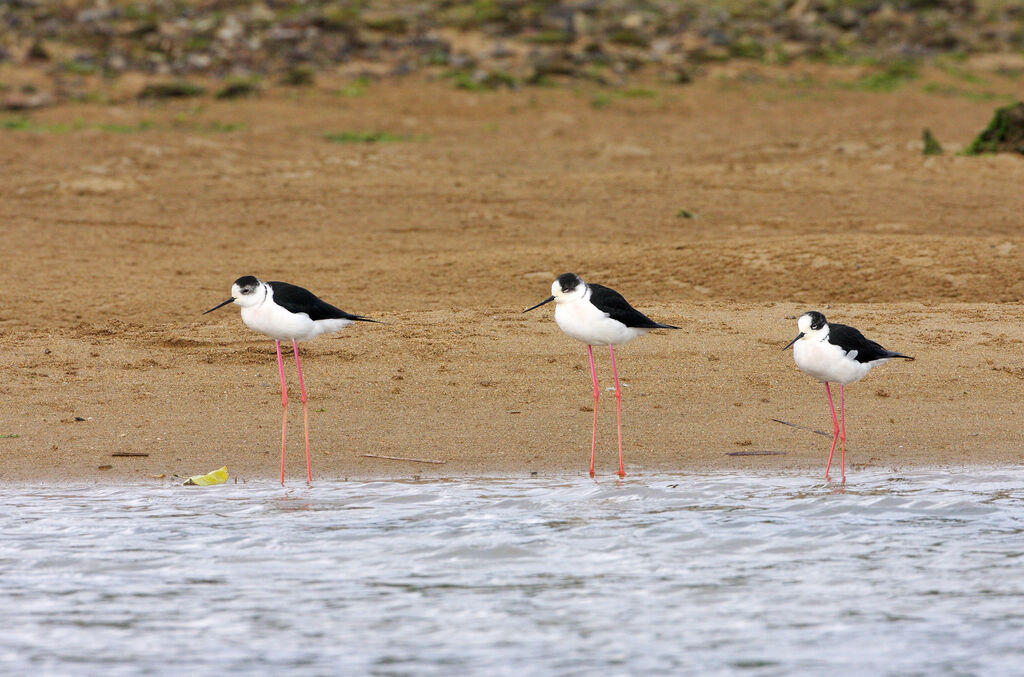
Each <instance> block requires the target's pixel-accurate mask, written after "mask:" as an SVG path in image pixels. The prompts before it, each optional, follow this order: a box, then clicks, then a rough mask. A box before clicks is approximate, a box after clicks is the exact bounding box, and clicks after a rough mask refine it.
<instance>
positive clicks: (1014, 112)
mask: <svg viewBox="0 0 1024 677" xmlns="http://www.w3.org/2000/svg"><path fill="white" fill-rule="evenodd" d="M1008 150H1010V151H1016V152H1018V153H1024V102H1021V101H1018V102H1017V103H1014V104H1010V105H1009V106H1003V107H1002V108H999V109H996V112H995V115H993V116H992V120H991V121H990V122H989V123H988V126H987V127H985V129H983V130H982V132H981V134H978V136H976V137H975V139H974V141H971V145H969V146H967V148H965V149H964V151H963V154H964V155H981V154H982V153H998V152H1001V151H1008Z"/></svg>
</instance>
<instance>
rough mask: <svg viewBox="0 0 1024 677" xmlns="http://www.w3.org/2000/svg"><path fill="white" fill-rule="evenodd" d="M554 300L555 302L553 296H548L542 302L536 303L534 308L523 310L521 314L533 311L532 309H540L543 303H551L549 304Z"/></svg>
mask: <svg viewBox="0 0 1024 677" xmlns="http://www.w3.org/2000/svg"><path fill="white" fill-rule="evenodd" d="M554 300H555V297H554V296H549V297H547V298H546V299H544V300H543V301H541V302H540V303H538V304H537V305H535V306H530V307H529V308H527V309H526V310H524V311H523V312H524V313H528V312H530V311H531V310H533V309H534V308H540V307H541V306H542V305H544V304H545V303H551V302H552V301H554Z"/></svg>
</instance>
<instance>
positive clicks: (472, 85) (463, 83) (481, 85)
mask: <svg viewBox="0 0 1024 677" xmlns="http://www.w3.org/2000/svg"><path fill="white" fill-rule="evenodd" d="M444 77H446V78H449V79H450V80H451V81H452V82H453V83H454V84H455V87H456V88H458V89H464V90H466V91H467V92H493V91H496V90H498V89H501V88H502V87H508V88H509V89H514V88H515V87H516V86H517V85H518V84H519V82H518V81H517V80H516V79H515V78H514V77H513V76H511V75H509V74H508V73H503V72H501V71H490V72H487V73H484V74H483V75H480V76H477V75H474V74H471V73H468V72H466V71H463V70H456V71H449V72H448V73H445V75H444ZM534 84H542V82H541V81H540V80H538V81H537V82H535V83H534Z"/></svg>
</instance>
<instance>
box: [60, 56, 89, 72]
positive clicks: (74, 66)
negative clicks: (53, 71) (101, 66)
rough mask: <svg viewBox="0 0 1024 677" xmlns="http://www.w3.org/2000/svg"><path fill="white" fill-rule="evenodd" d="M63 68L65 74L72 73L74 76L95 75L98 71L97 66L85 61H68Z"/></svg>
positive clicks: (62, 65)
mask: <svg viewBox="0 0 1024 677" xmlns="http://www.w3.org/2000/svg"><path fill="white" fill-rule="evenodd" d="M61 68H63V69H64V72H66V73H72V74H74V75H93V74H95V73H96V71H97V68H96V66H95V65H93V64H91V63H88V62H85V61H77V60H75V59H68V60H67V61H65V62H64V63H63V64H61Z"/></svg>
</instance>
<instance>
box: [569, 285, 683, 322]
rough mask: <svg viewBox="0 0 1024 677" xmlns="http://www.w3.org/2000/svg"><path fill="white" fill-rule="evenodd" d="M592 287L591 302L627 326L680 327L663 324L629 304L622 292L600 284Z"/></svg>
mask: <svg viewBox="0 0 1024 677" xmlns="http://www.w3.org/2000/svg"><path fill="white" fill-rule="evenodd" d="M587 286H588V287H590V302H591V303H593V304H594V306H596V307H597V309H598V310H600V311H601V312H603V313H607V314H608V316H609V317H610V318H612V319H613V320H617V321H619V322H621V323H622V324H624V325H626V326H627V327H636V328H637V329H679V327H673V326H672V325H670V324H661V323H659V322H655V321H654V320H652V319H651V318H649V317H647V316H646V315H644V314H643V313H641V312H640V311H639V310H637V309H636V308H634V307H633V306H631V305H629V302H628V301H626V299H624V298H623V297H622V294H620V293H619V292H617V291H615V290H614V289H609V288H608V287H605V286H603V285H600V284H588V285H587Z"/></svg>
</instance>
